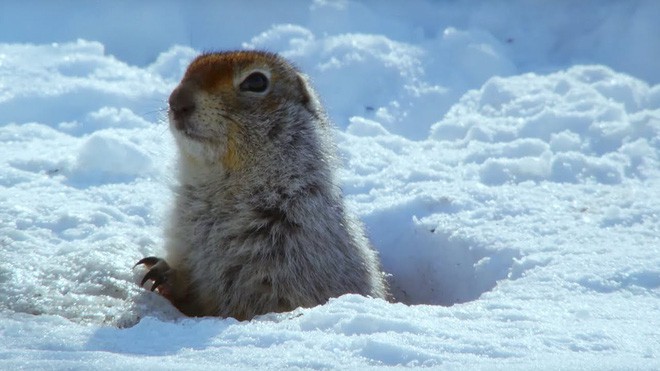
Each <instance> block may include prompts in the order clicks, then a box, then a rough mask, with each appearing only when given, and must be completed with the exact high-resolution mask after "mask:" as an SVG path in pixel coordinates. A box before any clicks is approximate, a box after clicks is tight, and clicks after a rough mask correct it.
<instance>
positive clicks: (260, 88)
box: [238, 72, 268, 93]
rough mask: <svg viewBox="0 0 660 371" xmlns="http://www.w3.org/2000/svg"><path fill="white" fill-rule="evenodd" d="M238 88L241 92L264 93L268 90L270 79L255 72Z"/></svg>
mask: <svg viewBox="0 0 660 371" xmlns="http://www.w3.org/2000/svg"><path fill="white" fill-rule="evenodd" d="M238 87H239V89H241V91H251V92H253V93H263V92H265V91H266V89H268V77H266V75H264V74H263V73H261V72H253V73H251V74H250V75H248V77H246V78H245V80H243V82H242V83H241V84H240V85H239V86H238Z"/></svg>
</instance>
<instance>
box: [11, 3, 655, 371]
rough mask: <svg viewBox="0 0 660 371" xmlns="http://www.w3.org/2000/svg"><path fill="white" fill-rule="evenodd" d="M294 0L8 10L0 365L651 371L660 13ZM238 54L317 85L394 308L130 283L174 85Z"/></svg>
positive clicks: (571, 6)
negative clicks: (219, 303) (261, 308)
mask: <svg viewBox="0 0 660 371" xmlns="http://www.w3.org/2000/svg"><path fill="white" fill-rule="evenodd" d="M281 4H282V3H281V2H272V3H270V2H269V3H265V2H264V3H259V4H258V5H255V4H252V5H250V6H246V5H244V4H243V3H242V2H239V1H236V2H211V1H208V2H201V1H200V2H194V3H192V4H191V3H189V2H185V1H178V2H175V1H171V2H155V1H145V2H132V1H114V2H104V3H100V2H77V1H59V2H39V1H22V2H20V3H18V2H2V4H1V5H0V143H1V146H2V150H1V151H0V369H12V368H23V367H24V368H31V369H42V368H46V369H51V368H55V369H79V368H83V369H88V368H94V369H115V368H120V369H126V368H129V367H131V368H135V369H153V368H164V369H196V368H199V369H201V368H204V369H206V368H208V367H213V368H232V369H234V368H260V369H264V368H266V369H283V368H286V369H291V368H342V369H345V368H349V369H358V368H359V369H363V368H381V367H386V366H399V367H413V366H417V367H421V366H428V367H434V368H443V369H445V368H446V369H466V368H467V369H536V368H541V369H557V368H561V369H603V368H605V369H658V368H660V85H659V83H660V68H658V62H657V61H658V60H659V59H660V42H659V41H658V40H660V39H659V38H658V36H659V35H660V22H658V21H657V19H660V2H658V1H653V0H650V1H611V0H609V1H606V0H602V1H581V2H571V1H547V2H542V1H509V2H489V1H484V2H477V1H471V2H467V1H448V2H434V1H415V2H405V3H403V2H378V1H364V2H351V1H314V2H288V3H287V5H286V6H284V5H281ZM87 40H90V41H87ZM231 48H260V49H267V50H272V51H277V52H280V53H282V54H283V55H285V56H286V57H288V58H290V59H291V60H293V61H294V62H295V63H296V64H298V65H299V66H300V67H301V69H303V70H304V71H305V72H306V73H308V74H309V75H310V76H311V78H312V80H313V81H314V84H315V86H316V87H317V89H318V91H319V93H320V94H321V96H322V99H323V101H324V102H325V104H326V106H327V108H328V111H329V113H330V115H331V117H332V118H333V120H334V121H335V123H336V125H337V127H338V130H337V134H336V138H337V142H338V146H339V151H340V154H341V156H342V158H343V159H344V169H343V170H342V172H341V179H342V181H343V189H344V192H345V194H346V197H347V201H348V203H349V206H350V208H351V209H352V210H353V211H354V212H355V213H357V214H358V215H359V216H360V217H361V219H362V220H363V221H364V222H365V224H366V226H367V229H368V232H369V235H370V238H371V240H372V242H373V244H374V246H375V247H376V248H377V249H378V250H379V251H380V254H381V258H382V261H383V265H384V268H385V270H386V271H387V272H388V273H389V274H390V275H391V277H390V281H391V285H392V289H393V292H394V293H395V295H396V296H397V298H398V299H399V302H398V303H386V302H384V301H382V300H376V299H370V298H364V297H360V296H355V295H345V296H342V297H340V298H336V299H332V300H331V301H330V302H329V303H327V304H325V305H322V306H319V307H316V308H308V309H298V310H295V311H294V312H292V313H284V314H269V315H264V316H262V317H259V318H257V319H255V320H253V321H251V322H238V321H236V320H233V319H218V318H202V319H191V318H183V317H182V316H181V315H180V314H179V313H178V312H177V311H176V310H174V309H173V308H172V306H171V305H170V304H169V303H168V302H167V301H166V300H164V299H163V298H161V297H159V296H157V295H155V294H153V293H150V292H147V291H146V290H144V289H141V288H139V287H138V285H137V281H138V280H139V278H140V277H141V275H142V274H143V273H144V271H143V270H142V269H140V268H136V269H134V270H133V269H132V266H133V264H134V263H135V262H136V261H137V260H138V259H139V258H141V257H143V256H146V255H152V254H156V255H160V254H162V250H161V246H162V242H163V237H162V230H161V228H162V224H163V218H164V215H165V213H166V212H167V210H168V207H169V204H170V202H171V194H170V187H171V185H172V184H173V181H174V180H173V177H172V174H173V170H172V168H173V163H172V160H173V157H174V154H175V147H174V144H173V141H172V138H171V137H170V134H169V131H168V128H167V124H166V123H165V122H164V117H165V115H164V110H165V109H166V103H165V102H166V98H167V96H168V94H169V92H170V91H171V89H172V88H173V87H174V86H175V85H176V83H177V81H178V79H179V78H180V76H181V74H182V71H183V70H184V69H185V67H186V65H187V63H188V61H190V59H191V58H193V57H194V56H195V55H196V54H197V53H198V52H199V51H200V50H216V49H231Z"/></svg>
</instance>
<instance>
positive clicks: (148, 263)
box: [133, 256, 160, 268]
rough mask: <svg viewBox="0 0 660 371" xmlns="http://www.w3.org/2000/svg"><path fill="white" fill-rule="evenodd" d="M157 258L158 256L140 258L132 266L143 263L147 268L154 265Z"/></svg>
mask: <svg viewBox="0 0 660 371" xmlns="http://www.w3.org/2000/svg"><path fill="white" fill-rule="evenodd" d="M159 260H160V258H157V257H155V256H148V257H146V258H142V259H140V261H139V262H137V263H135V265H134V266H133V268H135V267H137V266H138V265H140V264H144V265H146V266H147V268H151V267H152V266H154V265H156V263H158V261H159Z"/></svg>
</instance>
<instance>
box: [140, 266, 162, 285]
mask: <svg viewBox="0 0 660 371" xmlns="http://www.w3.org/2000/svg"><path fill="white" fill-rule="evenodd" d="M158 275H159V274H158V272H156V271H155V270H153V269H152V270H150V271H149V272H147V274H145V275H144V278H142V282H140V286H144V284H145V282H147V281H149V280H153V281H154V282H156V281H158Z"/></svg>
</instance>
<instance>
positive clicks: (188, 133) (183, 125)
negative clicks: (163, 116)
mask: <svg viewBox="0 0 660 371" xmlns="http://www.w3.org/2000/svg"><path fill="white" fill-rule="evenodd" d="M170 123H171V125H170V127H171V128H172V129H174V130H173V131H174V132H175V134H178V135H180V136H182V137H184V138H187V139H191V140H194V141H197V142H208V141H209V140H208V139H207V138H205V137H203V136H201V135H199V133H197V130H195V129H194V127H193V125H192V124H191V123H190V122H187V121H185V120H181V119H175V118H171V119H170Z"/></svg>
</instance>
